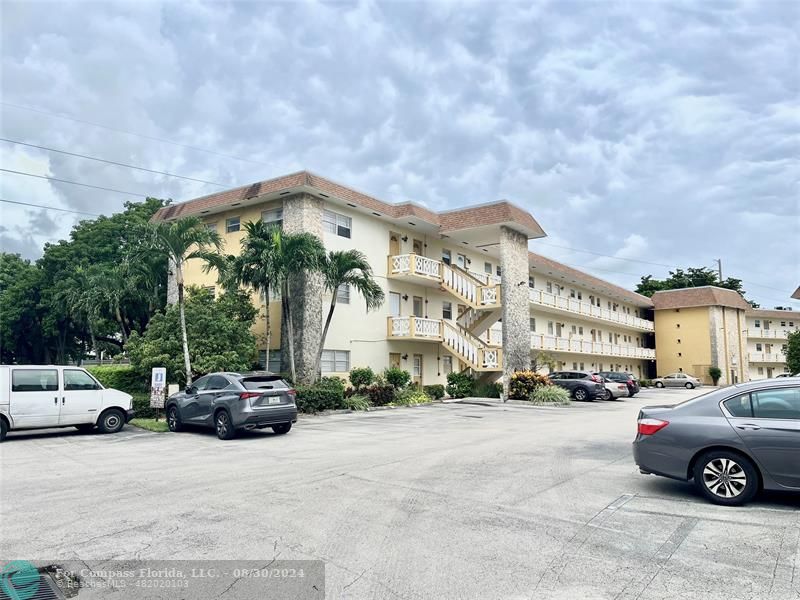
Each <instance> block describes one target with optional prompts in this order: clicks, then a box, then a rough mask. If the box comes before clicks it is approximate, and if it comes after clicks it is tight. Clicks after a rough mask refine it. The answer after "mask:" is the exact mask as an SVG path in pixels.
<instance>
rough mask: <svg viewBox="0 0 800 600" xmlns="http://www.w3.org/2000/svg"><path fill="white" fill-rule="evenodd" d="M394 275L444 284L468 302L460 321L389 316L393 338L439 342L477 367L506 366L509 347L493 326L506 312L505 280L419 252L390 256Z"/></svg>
mask: <svg viewBox="0 0 800 600" xmlns="http://www.w3.org/2000/svg"><path fill="white" fill-rule="evenodd" d="M388 276H389V277H390V278H395V279H407V280H411V281H414V282H415V283H420V284H422V285H429V286H430V285H437V284H438V287H439V289H440V290H442V291H445V292H447V293H449V294H450V295H452V296H453V297H454V298H456V299H457V300H458V302H459V303H460V304H463V305H465V306H466V307H467V310H465V311H464V312H463V313H462V314H461V315H459V317H458V319H457V320H456V323H451V322H449V321H445V320H443V319H423V318H422V317H389V323H388V326H387V336H388V337H389V339H414V340H425V341H437V342H440V343H441V344H442V345H443V346H444V347H445V348H446V349H447V350H448V351H449V352H451V353H452V354H454V355H455V356H456V357H458V359H459V360H460V361H461V362H462V363H464V364H465V365H467V366H468V368H470V369H472V370H473V371H475V372H478V373H486V374H488V373H491V372H495V373H497V372H500V371H502V370H503V350H502V348H501V346H500V345H499V344H497V343H496V341H495V340H493V338H492V336H491V331H490V328H491V326H492V325H494V324H495V323H497V321H498V320H499V319H500V315H501V312H502V292H501V284H500V283H499V281H495V280H493V279H491V278H490V277H489V276H481V275H479V274H474V273H470V272H468V271H466V270H464V269H461V268H459V267H457V266H454V265H447V264H444V263H442V262H440V261H438V260H434V259H431V258H427V257H424V256H419V255H417V254H401V255H397V256H390V257H389V259H388ZM482 338H485V339H482Z"/></svg>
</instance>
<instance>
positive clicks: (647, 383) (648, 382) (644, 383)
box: [639, 379, 653, 388]
mask: <svg viewBox="0 0 800 600" xmlns="http://www.w3.org/2000/svg"><path fill="white" fill-rule="evenodd" d="M652 386H653V382H652V381H651V380H650V379H640V380H639V387H643V388H646V387H652Z"/></svg>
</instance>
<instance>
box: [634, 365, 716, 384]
mask: <svg viewBox="0 0 800 600" xmlns="http://www.w3.org/2000/svg"><path fill="white" fill-rule="evenodd" d="M708 376H709V377H711V381H712V382H713V383H714V385H717V383H718V382H719V380H720V377H722V369H720V368H719V367H708ZM640 385H641V384H640Z"/></svg>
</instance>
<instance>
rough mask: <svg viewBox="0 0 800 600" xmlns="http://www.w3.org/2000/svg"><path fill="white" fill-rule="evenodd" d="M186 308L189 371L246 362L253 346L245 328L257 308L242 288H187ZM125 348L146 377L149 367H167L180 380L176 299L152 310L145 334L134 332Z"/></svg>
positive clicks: (169, 376) (173, 378)
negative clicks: (215, 296)
mask: <svg viewBox="0 0 800 600" xmlns="http://www.w3.org/2000/svg"><path fill="white" fill-rule="evenodd" d="M185 310H186V329H187V336H188V339H189V352H190V355H191V359H192V370H193V372H194V373H193V375H195V376H197V375H202V374H204V373H210V372H213V371H244V370H248V369H249V368H250V367H251V365H252V364H253V362H254V361H255V356H256V346H255V338H254V337H253V334H252V333H251V331H250V330H251V327H252V325H253V321H254V320H255V315H256V309H255V307H254V306H253V303H252V302H251V301H250V298H249V296H248V295H247V293H246V292H243V291H236V292H226V293H224V294H222V296H220V297H219V299H217V300H214V299H213V298H212V297H211V295H210V294H209V293H208V292H207V291H206V290H203V289H199V288H190V290H189V294H188V298H187V299H186V307H185ZM126 349H127V350H128V354H129V355H130V359H131V365H133V367H134V368H135V369H136V370H137V371H138V372H139V373H140V374H141V375H144V376H147V377H149V374H150V369H151V368H152V367H166V368H167V381H169V382H171V383H176V382H177V383H180V384H181V385H183V384H184V383H185V373H184V361H183V348H182V344H181V330H180V316H179V309H178V306H177V305H172V306H169V307H168V308H167V310H166V311H165V312H163V313H158V314H156V315H155V316H154V317H153V319H152V320H151V321H150V324H149V325H148V327H147V330H146V331H145V334H144V335H138V334H136V333H133V334H132V335H131V338H130V340H129V342H128V345H127V347H126Z"/></svg>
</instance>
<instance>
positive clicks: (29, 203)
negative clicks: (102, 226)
mask: <svg viewBox="0 0 800 600" xmlns="http://www.w3.org/2000/svg"><path fill="white" fill-rule="evenodd" d="M0 202H7V203H8V204H20V205H22V206H32V207H34V208H46V209H47V210H60V211H61V212H68V213H75V214H78V215H89V216H90V217H101V216H102V215H98V214H97V213H90V212H84V211H82V210H71V209H69V208H58V207H57V206H45V205H44V204H33V203H32V202H19V201H18V200H6V199H5V198H0Z"/></svg>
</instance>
